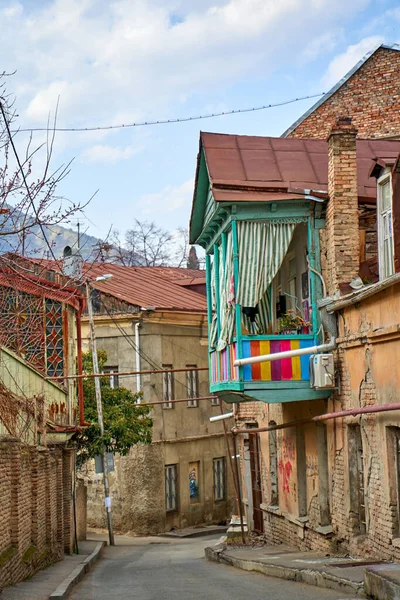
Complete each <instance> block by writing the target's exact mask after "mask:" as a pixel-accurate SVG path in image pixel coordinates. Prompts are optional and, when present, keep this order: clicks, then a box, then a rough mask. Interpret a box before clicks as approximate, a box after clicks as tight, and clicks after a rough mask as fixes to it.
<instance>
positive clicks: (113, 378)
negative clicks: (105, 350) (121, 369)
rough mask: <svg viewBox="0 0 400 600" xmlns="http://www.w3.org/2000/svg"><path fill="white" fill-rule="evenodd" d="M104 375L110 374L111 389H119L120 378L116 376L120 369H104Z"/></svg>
mask: <svg viewBox="0 0 400 600" xmlns="http://www.w3.org/2000/svg"><path fill="white" fill-rule="evenodd" d="M103 373H110V387H111V388H113V389H114V388H117V387H119V377H118V375H116V373H118V367H103Z"/></svg>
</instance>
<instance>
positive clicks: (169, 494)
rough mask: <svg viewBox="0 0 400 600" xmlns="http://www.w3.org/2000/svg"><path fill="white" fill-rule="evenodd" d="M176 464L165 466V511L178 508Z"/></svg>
mask: <svg viewBox="0 0 400 600" xmlns="http://www.w3.org/2000/svg"><path fill="white" fill-rule="evenodd" d="M177 490H178V465H166V467H165V509H166V511H167V512H171V511H173V510H178V496H177Z"/></svg>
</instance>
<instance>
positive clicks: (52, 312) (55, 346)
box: [46, 298, 64, 377]
mask: <svg viewBox="0 0 400 600" xmlns="http://www.w3.org/2000/svg"><path fill="white" fill-rule="evenodd" d="M46 366H47V374H48V375H49V376H50V377H59V376H62V375H64V337H63V310H62V304H61V303H60V302H55V301H54V300H50V299H48V298H46Z"/></svg>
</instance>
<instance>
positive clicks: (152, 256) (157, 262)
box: [112, 219, 173, 267]
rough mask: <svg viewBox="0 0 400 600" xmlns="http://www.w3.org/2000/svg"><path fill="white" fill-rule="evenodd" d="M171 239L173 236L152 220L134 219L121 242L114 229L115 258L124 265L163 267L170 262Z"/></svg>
mask: <svg viewBox="0 0 400 600" xmlns="http://www.w3.org/2000/svg"><path fill="white" fill-rule="evenodd" d="M172 240H173V236H172V235H171V234H170V233H169V232H168V231H165V230H164V229H162V228H161V227H158V226H157V225H156V224H155V223H154V222H150V221H139V220H138V219H135V222H134V226H133V228H132V229H128V231H127V232H126V233H125V236H124V241H123V242H121V237H120V234H119V232H118V231H114V234H113V239H112V241H113V244H114V256H115V260H116V261H117V262H119V263H121V264H123V265H124V266H138V265H142V266H147V267H165V266H167V265H170V264H171V262H172V251H173V249H172Z"/></svg>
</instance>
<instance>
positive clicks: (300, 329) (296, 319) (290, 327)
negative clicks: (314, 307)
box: [278, 309, 311, 335]
mask: <svg viewBox="0 0 400 600" xmlns="http://www.w3.org/2000/svg"><path fill="white" fill-rule="evenodd" d="M310 327H311V323H309V321H306V320H305V319H304V318H303V317H302V315H300V314H299V313H297V312H296V311H295V310H292V309H290V310H288V311H287V312H286V313H285V314H284V315H282V316H281V317H280V318H279V326H278V333H280V334H282V335H298V334H300V333H308V330H309V328H310Z"/></svg>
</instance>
